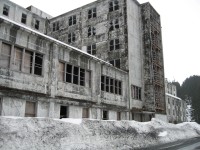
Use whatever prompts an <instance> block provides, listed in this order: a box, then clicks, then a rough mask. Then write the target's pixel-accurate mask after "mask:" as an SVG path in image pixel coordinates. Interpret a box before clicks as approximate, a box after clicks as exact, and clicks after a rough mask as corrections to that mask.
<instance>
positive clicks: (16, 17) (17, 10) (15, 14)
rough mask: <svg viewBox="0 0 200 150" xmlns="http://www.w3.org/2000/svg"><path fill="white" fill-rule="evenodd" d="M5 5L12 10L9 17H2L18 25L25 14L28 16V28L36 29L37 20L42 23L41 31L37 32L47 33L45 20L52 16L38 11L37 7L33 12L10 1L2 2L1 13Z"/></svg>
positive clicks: (0, 5)
mask: <svg viewBox="0 0 200 150" xmlns="http://www.w3.org/2000/svg"><path fill="white" fill-rule="evenodd" d="M4 4H6V5H7V6H9V7H10V9H9V15H8V16H4V15H2V16H4V17H7V18H9V19H11V20H13V21H16V22H18V23H21V16H22V13H24V14H26V15H27V20H26V26H28V27H30V28H32V29H35V27H34V21H35V19H37V20H38V21H40V24H39V30H37V31H40V32H42V33H45V32H46V30H45V24H46V19H45V18H46V17H48V18H51V17H50V15H48V14H46V13H44V12H42V11H41V10H38V9H37V8H35V7H32V12H31V11H30V10H28V9H25V8H23V7H21V6H19V5H16V4H15V3H13V2H11V1H8V0H1V1H0V12H1V13H2V12H3V7H4ZM21 24H23V23H21ZM23 25H24V24H23Z"/></svg>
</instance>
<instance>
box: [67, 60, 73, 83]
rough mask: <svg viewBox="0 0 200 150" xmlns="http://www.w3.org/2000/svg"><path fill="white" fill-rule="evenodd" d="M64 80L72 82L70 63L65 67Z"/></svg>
mask: <svg viewBox="0 0 200 150" xmlns="http://www.w3.org/2000/svg"><path fill="white" fill-rule="evenodd" d="M66 82H69V83H71V82H72V65H69V64H67V68H66Z"/></svg>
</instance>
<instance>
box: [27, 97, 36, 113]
mask: <svg viewBox="0 0 200 150" xmlns="http://www.w3.org/2000/svg"><path fill="white" fill-rule="evenodd" d="M25 117H36V103H35V102H29V101H26V107H25Z"/></svg>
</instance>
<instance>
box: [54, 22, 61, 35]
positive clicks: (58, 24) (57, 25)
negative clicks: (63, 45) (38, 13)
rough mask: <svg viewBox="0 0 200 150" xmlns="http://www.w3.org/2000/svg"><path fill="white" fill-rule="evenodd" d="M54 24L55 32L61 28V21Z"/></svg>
mask: <svg viewBox="0 0 200 150" xmlns="http://www.w3.org/2000/svg"><path fill="white" fill-rule="evenodd" d="M52 24H53V25H52V26H53V27H52V30H53V32H55V31H58V30H60V22H59V21H55V22H53V23H52Z"/></svg>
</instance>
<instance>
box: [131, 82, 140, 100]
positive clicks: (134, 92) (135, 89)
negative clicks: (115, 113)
mask: <svg viewBox="0 0 200 150" xmlns="http://www.w3.org/2000/svg"><path fill="white" fill-rule="evenodd" d="M131 97H132V98H133V99H136V100H140V101H141V100H142V88H141V87H139V86H135V85H131Z"/></svg>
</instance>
